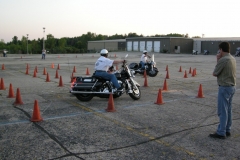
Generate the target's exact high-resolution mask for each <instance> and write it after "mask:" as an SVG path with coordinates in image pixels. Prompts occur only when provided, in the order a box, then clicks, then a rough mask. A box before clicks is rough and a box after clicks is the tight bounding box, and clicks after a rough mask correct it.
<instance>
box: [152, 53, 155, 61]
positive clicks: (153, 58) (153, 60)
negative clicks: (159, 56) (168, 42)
mask: <svg viewBox="0 0 240 160" xmlns="http://www.w3.org/2000/svg"><path fill="white" fill-rule="evenodd" d="M152 61H153V62H155V61H154V54H153V55H152Z"/></svg>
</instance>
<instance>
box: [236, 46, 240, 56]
mask: <svg viewBox="0 0 240 160" xmlns="http://www.w3.org/2000/svg"><path fill="white" fill-rule="evenodd" d="M239 56H240V47H238V48H237V49H236V53H235V57H239Z"/></svg>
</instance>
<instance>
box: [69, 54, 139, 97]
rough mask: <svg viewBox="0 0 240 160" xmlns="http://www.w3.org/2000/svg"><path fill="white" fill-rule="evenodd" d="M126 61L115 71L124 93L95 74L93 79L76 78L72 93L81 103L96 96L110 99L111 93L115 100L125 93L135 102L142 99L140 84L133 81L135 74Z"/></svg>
mask: <svg viewBox="0 0 240 160" xmlns="http://www.w3.org/2000/svg"><path fill="white" fill-rule="evenodd" d="M127 57H128V54H127V55H126V56H125V59H126V58H127ZM125 59H124V61H123V64H122V66H121V68H120V69H119V70H114V71H113V74H115V76H116V77H117V80H118V83H119V84H120V86H121V87H123V91H117V89H116V88H114V87H113V84H112V82H110V81H108V80H105V79H103V78H102V77H99V76H96V75H94V74H93V75H92V76H91V77H81V76H77V77H74V79H75V80H74V81H73V83H72V85H71V90H70V93H71V94H73V95H74V96H76V98H77V99H78V100H80V101H90V100H91V99H92V98H93V97H95V96H96V97H100V98H109V95H110V94H111V93H112V95H113V98H118V97H120V96H121V95H123V93H126V94H128V95H129V96H130V97H131V98H132V99H134V100H138V99H140V97H141V91H140V89H139V87H140V84H138V83H137V82H136V81H135V80H134V79H133V77H134V73H133V72H132V71H130V69H129V68H128V66H127V62H126V60H125Z"/></svg>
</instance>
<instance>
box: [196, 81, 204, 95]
mask: <svg viewBox="0 0 240 160" xmlns="http://www.w3.org/2000/svg"><path fill="white" fill-rule="evenodd" d="M197 98H204V95H203V90H202V84H200V85H199V90H198V96H197Z"/></svg>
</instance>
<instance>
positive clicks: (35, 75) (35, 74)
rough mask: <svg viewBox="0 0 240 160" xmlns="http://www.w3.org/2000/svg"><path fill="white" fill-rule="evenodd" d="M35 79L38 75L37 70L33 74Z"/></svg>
mask: <svg viewBox="0 0 240 160" xmlns="http://www.w3.org/2000/svg"><path fill="white" fill-rule="evenodd" d="M33 77H37V73H36V70H35V69H34V72H33Z"/></svg>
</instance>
